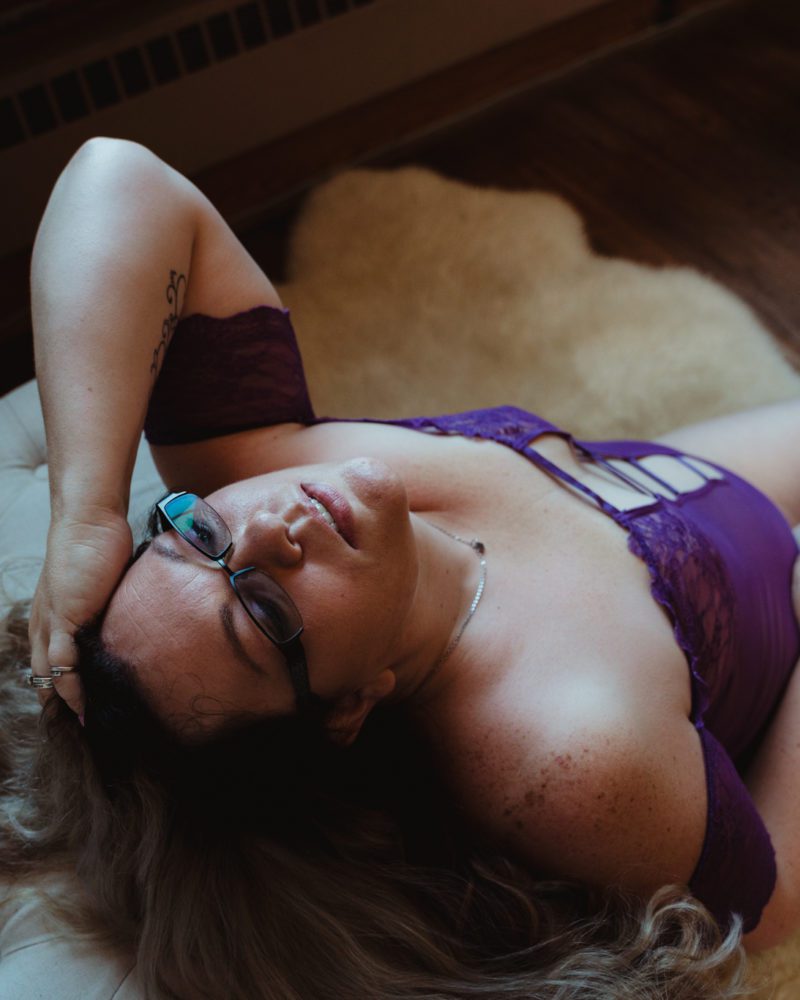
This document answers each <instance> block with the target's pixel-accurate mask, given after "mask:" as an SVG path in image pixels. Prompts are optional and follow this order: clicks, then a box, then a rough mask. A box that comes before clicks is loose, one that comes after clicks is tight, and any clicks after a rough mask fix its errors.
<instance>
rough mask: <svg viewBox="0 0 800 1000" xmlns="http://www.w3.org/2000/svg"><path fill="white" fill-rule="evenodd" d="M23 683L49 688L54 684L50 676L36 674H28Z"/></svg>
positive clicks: (33, 686)
mask: <svg viewBox="0 0 800 1000" xmlns="http://www.w3.org/2000/svg"><path fill="white" fill-rule="evenodd" d="M25 683H26V684H27V685H28V687H32V688H51V687H53V686H54V685H53V678H52V677H40V676H39V675H38V674H28V675H27V677H26V678H25Z"/></svg>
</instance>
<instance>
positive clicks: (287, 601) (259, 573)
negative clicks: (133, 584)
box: [156, 491, 312, 706]
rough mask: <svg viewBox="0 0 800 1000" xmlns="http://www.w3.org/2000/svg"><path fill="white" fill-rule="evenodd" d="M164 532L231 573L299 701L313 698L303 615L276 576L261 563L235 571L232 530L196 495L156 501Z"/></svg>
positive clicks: (233, 584) (183, 494) (244, 604)
mask: <svg viewBox="0 0 800 1000" xmlns="http://www.w3.org/2000/svg"><path fill="white" fill-rule="evenodd" d="M156 509H157V510H158V513H159V517H160V520H161V525H162V528H163V529H164V530H166V529H167V528H170V527H171V528H174V529H175V531H177V532H178V534H179V535H180V536H181V537H182V538H185V539H186V541H187V542H188V543H189V544H190V545H191V546H192V547H193V548H195V549H197V551H198V552H200V553H201V554H202V555H204V556H207V557H208V558H209V559H212V560H213V561H214V562H215V563H217V565H218V566H220V567H221V568H222V569H224V570H225V572H226V573H227V574H228V581H229V582H230V585H231V587H233V590H234V593H235V594H236V596H237V597H238V598H239V601H240V603H241V605H242V607H243V608H244V610H245V611H246V612H247V614H248V616H249V618H250V620H251V621H252V622H253V624H254V625H255V626H256V628H257V629H258V630H259V631H260V632H263V634H264V635H265V636H266V637H267V638H268V639H269V641H270V642H271V643H272V644H273V645H274V646H277V647H278V649H279V650H280V651H281V653H282V654H283V656H284V657H285V659H286V663H287V666H288V668H289V676H290V677H291V680H292V687H293V688H294V692H295V695H296V697H297V701H298V703H299V705H301V706H302V705H304V704H305V703H307V702H308V701H309V700H310V699H311V697H312V694H311V687H310V685H309V682H308V667H307V664H306V654H305V651H304V649H303V645H302V643H301V642H300V636H301V634H302V632H303V619H302V618H301V617H300V612H299V611H298V610H297V608H296V607H295V605H294V602H293V601H292V599H291V597H289V595H288V594H287V593H286V591H285V590H284V589H283V587H281V585H280V584H279V583H278V582H277V581H276V580H273V579H272V577H271V576H269V575H268V574H267V573H265V572H264V571H263V570H260V569H257V568H256V567H255V566H247V567H245V568H244V569H240V570H237V571H236V572H233V571H232V570H231V568H230V566H228V564H227V562H226V561H225V557H226V556H227V555H228V553H229V552H230V550H231V548H232V547H233V536H232V535H231V531H230V528H229V527H228V525H227V524H226V523H225V522H224V521H223V519H222V517H221V516H220V515H219V514H218V513H217V511H215V510H214V508H213V507H212V506H211V504H209V503H207V502H206V501H205V500H203V499H202V497H199V496H197V495H196V494H194V493H186V492H185V491H183V492H178V493H169V494H167V496H165V497H164V498H163V500H159V501H158V503H157V504H156Z"/></svg>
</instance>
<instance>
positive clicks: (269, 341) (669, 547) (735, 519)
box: [145, 306, 800, 931]
mask: <svg viewBox="0 0 800 1000" xmlns="http://www.w3.org/2000/svg"><path fill="white" fill-rule="evenodd" d="M327 419H329V418H327ZM327 419H325V420H323V418H317V417H315V415H314V412H313V409H312V407H311V402H310V399H309V395H308V390H307V387H306V382H305V376H304V374H303V365H302V360H301V357H300V353H299V350H298V347H297V342H296V339H295V336H294V332H293V330H292V326H291V321H290V318H289V310H282V309H275V308H272V307H269V306H259V307H257V308H256V309H251V310H248V311H247V312H243V313H239V314H237V315H235V316H231V317H227V318H225V319H215V318H212V317H208V316H202V315H194V316H190V317H188V318H187V319H184V320H182V321H181V322H180V323H179V324H178V326H177V328H176V330H175V334H174V337H173V340H172V343H171V345H170V349H169V351H168V352H167V356H166V359H165V362H164V366H163V369H162V372H161V374H160V376H159V379H158V382H157V384H156V387H155V389H154V391H153V396H152V399H151V401H150V407H149V410H148V414H147V420H146V424H145V433H146V435H147V438H148V440H149V441H150V442H151V443H152V444H175V443H180V442H188V441H195V440H202V439H203V438H207V437H214V436H217V435H220V434H229V433H233V432H234V431H239V430H245V429H248V428H252V427H261V426H267V425H269V424H276V423H284V422H299V423H303V424H308V425H310V424H314V423H321V422H327ZM367 422H370V423H383V424H392V425H394V426H401V427H407V428H409V429H412V430H415V431H421V432H428V433H441V434H458V435H461V436H463V437H469V438H482V439H486V440H491V441H495V442H497V443H499V444H502V445H504V446H506V447H508V448H512V449H513V450H514V451H516V452H518V453H519V454H521V455H524V456H525V457H526V458H528V459H529V460H530V461H531V462H533V463H535V464H536V465H537V466H538V467H540V468H542V469H544V470H546V471H547V472H549V473H551V474H552V475H554V476H556V477H558V478H559V479H560V480H562V481H563V482H565V483H567V484H569V485H570V486H571V487H573V488H574V489H577V490H579V491H581V492H582V493H583V494H584V495H586V496H587V497H588V498H589V499H590V500H591V501H592V502H593V503H595V504H596V505H597V506H598V507H600V509H601V510H603V511H604V513H606V514H607V515H608V516H609V517H611V518H612V519H613V520H614V521H616V522H617V524H619V525H620V527H621V528H623V529H624V530H625V531H626V533H627V543H628V547H629V548H630V550H631V551H632V552H633V553H634V554H635V555H637V556H638V557H639V558H641V559H642V560H643V561H644V562H645V563H646V565H647V567H648V569H649V572H650V579H651V592H652V594H653V597H654V598H655V600H656V601H657V602H658V603H659V605H660V606H661V607H662V608H663V609H664V611H665V613H666V614H667V616H668V618H669V620H670V622H671V624H672V626H673V630H674V634H675V639H676V642H677V643H678V645H679V646H680V648H681V650H682V651H683V653H684V655H685V657H686V661H687V664H688V667H689V670H690V674H691V685H692V709H691V720H692V722H693V723H694V725H695V728H696V729H697V731H698V734H699V736H700V739H701V742H702V746H703V752H704V757H705V765H706V785H707V793H708V819H707V827H706V835H705V840H704V844H703V848H702V853H701V856H700V860H699V862H698V864H697V867H696V869H695V871H694V873H693V875H692V878H691V880H690V883H689V885H690V888H691V890H692V892H693V893H694V894H695V896H696V897H697V898H698V899H700V900H702V901H703V902H704V903H705V904H706V906H708V908H709V909H710V910H711V912H712V913H713V914H714V915H715V917H716V918H717V919H718V920H719V921H720V923H722V924H725V923H727V922H728V920H729V918H730V914H731V913H740V914H741V915H742V917H743V919H744V928H745V931H748V930H751V929H752V928H754V927H755V926H756V924H757V923H758V920H759V918H760V916H761V912H762V910H763V907H764V906H765V904H766V903H767V901H768V900H769V897H770V896H771V894H772V891H773V889H774V886H775V881H776V868H775V854H774V851H773V848H772V844H771V841H770V838H769V834H768V833H767V830H766V828H765V826H764V824H763V822H762V820H761V818H760V816H759V815H758V813H757V811H756V808H755V806H754V804H753V801H752V799H751V798H750V795H749V793H748V791H747V788H746V787H745V785H744V783H743V781H742V779H741V776H740V773H741V772H743V771H744V769H745V767H746V766H747V763H748V762H749V760H750V759H751V757H752V754H753V753H754V751H755V750H756V749H757V747H758V744H759V742H760V740H761V738H762V736H763V734H764V731H765V729H766V728H767V726H768V725H769V722H770V720H771V718H772V715H773V713H774V711H775V709H776V707H777V705H778V703H779V702H780V699H781V696H782V693H783V691H784V689H785V687H786V684H787V683H788V680H789V677H790V675H791V672H792V669H793V667H794V664H795V663H796V662H797V660H798V658H800V628H799V627H798V623H797V620H796V618H795V615H794V609H793V605H792V599H791V577H792V569H793V566H794V561H795V558H796V556H797V554H798V549H797V543H796V542H795V539H794V536H793V535H792V532H791V530H790V527H789V525H788V524H787V522H786V519H785V518H784V517H783V515H782V514H781V512H780V511H779V510H778V509H777V508H776V507H775V505H774V504H773V503H772V502H771V501H770V500H769V499H768V498H767V497H766V496H765V495H764V494H763V493H761V492H760V491H758V490H757V489H755V488H754V487H753V486H751V485H750V484H749V483H747V482H746V481H745V480H743V479H741V478H740V477H738V476H736V475H735V474H734V473H732V472H730V471H729V470H727V469H723V468H722V467H720V466H716V465H713V463H710V462H704V461H703V460H702V459H699V460H698V458H697V457H696V456H690V455H685V454H683V453H681V452H679V451H676V450H675V449H673V448H669V447H666V446H664V445H658V444H655V443H650V442H646V441H579V440H576V439H575V438H573V437H572V436H571V435H570V434H568V433H567V432H566V431H563V430H561V429H560V428H557V427H555V426H554V425H553V424H551V423H549V422H548V421H547V420H544V419H543V418H542V417H539V416H536V415H535V414H533V413H528V412H526V411H525V410H520V409H517V408H516V407H513V406H501V407H494V408H492V409H486V410H473V411H468V412H465V413H456V414H449V415H445V416H439V417H414V418H408V419H402V420H369V421H367ZM545 433H555V434H559V435H561V436H562V437H564V438H565V439H567V440H569V441H570V442H571V443H572V445H573V447H574V449H575V451H576V453H577V454H578V455H579V456H581V457H582V458H584V459H585V460H586V461H588V462H594V463H596V464H597V465H598V466H602V467H603V468H605V469H606V470H607V471H608V472H609V473H611V474H613V475H614V476H616V477H617V478H618V479H620V480H622V481H624V482H625V483H626V484H627V485H629V486H634V488H636V489H638V490H639V491H640V492H641V493H642V494H643V506H640V507H637V508H635V509H633V510H619V509H617V508H616V507H614V506H613V505H612V504H610V503H608V502H607V501H606V500H604V499H603V498H602V497H600V496H598V495H597V494H596V493H594V492H593V491H592V490H591V489H589V488H588V487H587V486H586V485H584V484H582V483H580V482H578V481H577V480H576V479H574V478H573V477H571V476H570V475H569V474H568V473H567V472H566V471H564V470H563V469H560V468H559V467H558V466H556V465H554V464H553V463H552V462H550V461H548V460H547V459H546V458H545V457H544V456H543V455H541V454H540V453H538V452H537V451H536V450H535V448H534V447H533V443H534V442H535V439H536V438H537V437H538V436H540V435H542V434H545ZM651 455H670V456H673V457H675V458H677V459H678V460H679V461H680V462H681V463H683V464H685V465H686V466H687V468H689V469H690V470H691V471H692V472H694V473H695V474H696V475H697V476H700V477H702V485H700V486H698V487H697V488H695V489H693V490H691V491H689V492H683V493H679V492H678V491H676V490H675V489H672V488H671V486H670V484H669V483H667V482H665V481H664V480H663V479H660V478H659V477H658V476H657V475H655V474H654V473H653V471H652V469H647V468H645V466H644V465H643V464H641V463H640V461H639V460H641V459H643V458H644V457H646V456H651ZM626 468H627V469H628V470H629V474H628V475H626V472H625V470H626ZM712 470H713V474H709V473H710V472H711V471H712ZM634 471H636V473H638V474H637V475H633V473H634ZM642 473H644V474H645V475H644V476H642V475H641V474H642ZM643 482H647V483H648V485H647V486H645V485H643Z"/></svg>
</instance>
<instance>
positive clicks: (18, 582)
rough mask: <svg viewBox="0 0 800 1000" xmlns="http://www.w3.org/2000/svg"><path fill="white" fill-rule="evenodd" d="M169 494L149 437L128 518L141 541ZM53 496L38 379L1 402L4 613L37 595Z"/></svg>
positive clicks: (0, 592) (0, 585)
mask: <svg viewBox="0 0 800 1000" xmlns="http://www.w3.org/2000/svg"><path fill="white" fill-rule="evenodd" d="M163 493H164V485H163V483H162V481H161V477H160V476H159V474H158V472H157V471H156V467H155V465H154V464H153V459H152V456H151V455H150V449H149V448H148V447H147V444H146V442H145V441H144V438H143V439H142V441H141V443H140V445H139V451H138V453H137V456H136V465H135V467H134V471H133V480H132V483H131V500H130V512H129V516H128V519H129V521H130V523H131V526H132V527H133V529H134V536H135V537H137V538H138V536H139V534H141V531H142V530H143V528H144V519H145V517H146V514H147V511H148V509H149V508H150V507H151V506H152V505H153V503H154V502H155V501H156V500H158V499H159V497H160V496H162V495H163ZM49 520H50V493H49V483H48V476H47V446H46V444H45V438H44V420H43V418H42V408H41V404H40V402H39V393H38V391H37V387H36V381H35V380H32V381H30V382H26V383H25V385H22V386H20V387H19V388H18V389H14V390H13V391H12V392H10V393H8V394H7V395H5V396H3V397H2V398H0V612H2V610H3V608H2V605H5V604H7V602H8V601H9V600H14V599H16V598H24V597H32V596H33V592H34V590H35V588H36V581H37V579H38V576H39V571H40V569H41V566H42V562H43V561H44V554H45V547H46V544H47V527H48V523H49Z"/></svg>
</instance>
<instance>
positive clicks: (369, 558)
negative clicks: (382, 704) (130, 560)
mask: <svg viewBox="0 0 800 1000" xmlns="http://www.w3.org/2000/svg"><path fill="white" fill-rule="evenodd" d="M303 484H305V485H306V486H307V487H308V486H309V484H325V485H327V486H329V487H332V488H333V489H335V490H337V491H338V492H339V493H340V494H341V496H342V497H343V498H344V500H345V501H346V503H347V505H348V506H349V509H350V512H351V514H352V542H353V545H351V544H350V542H348V541H347V540H346V539H345V538H344V537H343V536H342V535H341V534H339V532H338V531H336V530H335V529H334V528H333V527H332V526H331V525H330V524H328V523H327V522H326V520H325V519H324V517H323V516H321V514H320V512H319V510H318V508H315V505H313V504H312V503H311V501H310V498H309V496H308V495H307V493H306V492H305V490H304V489H303ZM309 488H310V489H311V490H312V492H313V486H311V487H309ZM205 499H206V500H207V501H208V502H209V503H210V504H211V506H212V507H214V508H215V510H217V511H218V513H219V514H220V515H221V516H222V518H223V519H224V520H225V522H226V523H227V525H228V527H229V528H230V531H231V535H232V538H233V547H232V549H231V551H230V552H229V553H228V556H227V557H226V561H227V562H228V564H229V565H230V567H231V569H232V570H237V569H241V568H243V567H245V566H256V567H257V568H259V569H262V570H264V571H265V572H267V573H268V574H269V575H270V576H272V577H273V578H274V579H275V580H276V581H277V582H278V583H279V584H280V585H281V586H282V587H283V588H284V589H285V590H286V592H287V593H288V594H289V596H290V597H291V598H292V600H293V601H294V603H295V604H296V606H297V608H298V610H299V612H300V614H301V616H302V618H303V623H304V632H303V635H302V642H303V646H304V649H305V652H306V658H307V662H308V674H309V681H310V684H311V689H312V691H313V692H314V693H315V694H317V695H319V696H321V697H323V698H328V699H334V700H335V701H336V702H337V708H336V712H335V715H334V718H332V719H331V728H332V729H334V730H336V731H337V734H338V738H339V739H342V740H343V741H344V742H350V741H351V740H352V739H354V738H355V736H356V735H357V734H358V730H359V729H360V726H361V723H362V722H363V720H364V718H366V715H367V714H368V713H369V711H370V709H371V708H372V706H373V705H374V704H376V703H377V702H378V701H380V700H381V699H384V698H389V699H391V700H403V699H408V698H409V696H412V695H413V692H415V691H416V690H417V688H419V687H420V685H421V684H422V682H423V680H424V679H425V678H426V676H427V674H428V672H429V670H430V668H431V666H432V664H434V663H435V662H436V660H437V658H438V656H439V655H440V653H441V652H442V650H443V649H444V648H445V647H446V646H447V643H448V642H449V640H450V638H451V636H452V634H453V631H454V629H455V628H457V626H458V624H459V619H460V616H461V615H462V614H463V609H464V607H465V604H464V593H465V592H469V589H470V587H472V586H474V581H473V576H474V572H475V566H474V557H472V553H471V552H470V551H469V550H466V551H462V550H464V546H462V545H460V544H458V543H456V542H453V541H451V540H450V539H448V538H447V537H445V536H443V535H441V533H440V532H437V531H435V530H434V529H433V528H431V527H430V525H428V524H427V523H426V522H425V521H424V520H422V519H421V518H418V517H415V516H414V515H412V514H410V512H409V508H408V498H407V495H406V491H405V487H404V485H403V482H402V480H401V479H400V478H399V477H398V476H397V475H396V474H395V473H394V472H393V471H392V470H391V469H390V468H389V467H388V466H387V465H385V464H384V463H383V462H380V461H378V460H374V459H367V458H363V459H354V460H351V461H349V462H345V463H342V464H338V463H337V464H327V465H314V466H304V467H298V468H293V469H286V470H281V471H280V472H273V473H269V474H267V475H264V476H256V477H253V478H252V479H246V480H243V481H241V482H238V483H233V484H231V485H230V486H226V487H224V488H223V489H221V490H217V491H216V492H215V493H212V494H209V495H208V496H207V497H206V498H205ZM471 557H472V558H471ZM462 580H463V585H459V582H458V581H462ZM103 639H104V640H105V642H106V643H107V644H108V646H109V647H110V649H111V650H112V651H113V652H115V653H117V655H119V656H121V657H122V658H124V659H125V660H127V661H128V662H129V663H131V665H132V666H133V668H134V670H135V673H136V675H137V678H138V680H139V682H140V683H141V684H142V685H143V687H144V689H145V691H146V692H147V693H148V695H149V697H150V700H151V702H152V703H153V704H154V706H155V707H156V709H157V710H158V711H159V713H160V714H161V715H162V717H164V718H166V719H170V720H173V721H174V722H177V723H178V724H179V725H183V724H184V723H185V721H186V719H187V718H192V719H194V720H195V721H196V722H197V723H198V724H199V725H200V727H201V728H202V729H213V728H214V723H215V720H219V719H220V717H223V718H227V717H230V716H231V715H238V714H242V713H252V714H255V715H260V716H268V715H284V714H289V713H291V712H293V711H294V705H295V698H294V693H293V691H292V686H291V682H290V679H289V674H288V669H287V666H286V661H285V659H284V657H283V655H282V654H281V652H280V651H279V650H278V649H276V648H275V647H274V646H273V645H272V643H271V642H270V641H269V639H268V638H267V637H266V636H265V635H263V634H262V633H261V632H260V631H259V630H258V629H257V628H256V626H255V625H254V624H253V622H252V621H251V620H250V618H249V617H248V615H247V612H246V611H245V610H244V608H243V607H242V605H241V604H240V602H239V600H238V598H237V597H236V594H235V593H234V591H233V589H232V587H231V586H230V584H229V582H228V579H227V576H226V574H225V573H224V571H222V570H221V569H220V568H219V567H218V566H217V565H216V564H215V563H214V562H213V561H212V560H210V559H208V558H207V557H205V556H203V555H202V554H201V553H200V552H198V551H196V550H195V549H194V548H192V546H191V545H190V544H189V543H188V542H187V541H186V540H185V539H183V538H181V536H180V535H179V534H178V533H177V532H175V531H168V532H165V533H164V534H163V535H159V536H157V537H156V539H155V540H154V541H153V542H152V544H151V545H150V547H149V548H148V549H147V551H146V552H144V553H143V554H142V556H141V557H140V558H139V559H138V560H137V561H136V562H135V563H134V564H133V566H131V568H130V569H129V570H128V572H127V573H126V575H125V576H124V577H123V579H122V581H121V583H120V585H119V587H118V588H117V590H116V592H115V594H114V596H113V597H112V600H111V602H110V604H109V607H108V611H107V613H106V617H105V620H104V624H103ZM443 683H444V675H442V676H437V678H436V680H435V683H432V684H431V685H430V686H429V687H430V690H426V692H425V698H426V700H428V699H430V698H431V697H432V696H433V695H434V694H435V690H434V689H435V688H438V687H440V686H441V685H442V684H443Z"/></svg>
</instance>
